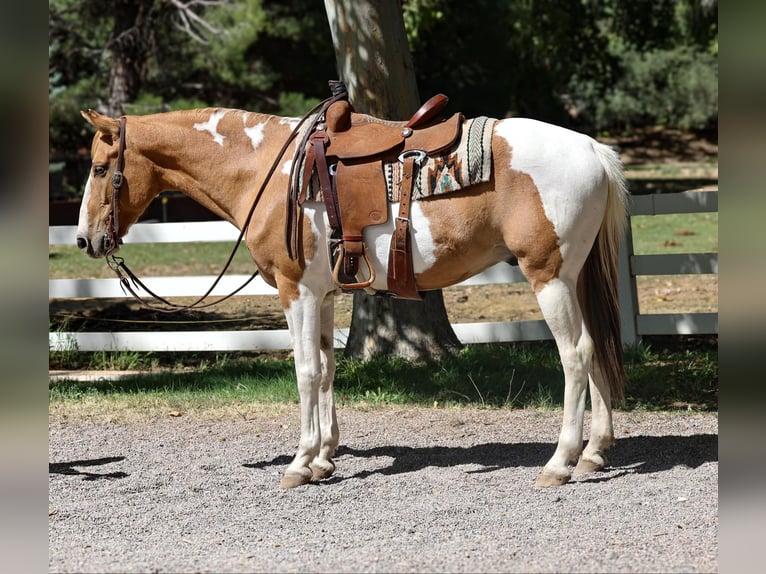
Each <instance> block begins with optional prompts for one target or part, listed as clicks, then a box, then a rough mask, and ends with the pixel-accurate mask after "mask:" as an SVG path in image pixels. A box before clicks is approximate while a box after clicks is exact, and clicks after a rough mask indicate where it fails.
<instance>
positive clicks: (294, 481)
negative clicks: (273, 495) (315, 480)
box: [279, 472, 311, 489]
mask: <svg viewBox="0 0 766 574" xmlns="http://www.w3.org/2000/svg"><path fill="white" fill-rule="evenodd" d="M309 482H311V475H305V474H300V473H297V472H286V473H285V475H284V476H283V477H282V480H280V481H279V488H282V489H287V488H297V487H299V486H302V485H304V484H308V483H309Z"/></svg>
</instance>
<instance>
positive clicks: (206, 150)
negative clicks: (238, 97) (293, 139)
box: [146, 109, 291, 227]
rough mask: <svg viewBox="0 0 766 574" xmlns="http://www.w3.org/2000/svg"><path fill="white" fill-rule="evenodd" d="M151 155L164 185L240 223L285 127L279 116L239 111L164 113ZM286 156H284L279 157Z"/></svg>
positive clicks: (148, 153) (161, 184)
mask: <svg viewBox="0 0 766 574" xmlns="http://www.w3.org/2000/svg"><path fill="white" fill-rule="evenodd" d="M163 116H165V120H166V121H165V122H163V125H159V124H155V126H154V127H153V129H152V131H153V135H152V137H153V138H155V139H154V143H150V144H149V147H150V148H151V149H147V151H146V155H147V156H149V157H151V159H152V161H153V162H154V164H155V166H156V167H157V168H158V170H157V172H158V175H159V178H160V180H161V181H160V186H161V187H162V188H163V190H164V189H173V190H178V191H181V192H182V193H184V194H185V195H187V196H188V197H190V198H191V199H193V200H194V201H196V202H197V203H199V204H200V205H202V206H204V207H205V208H207V209H209V210H210V211H212V212H213V213H215V214H216V215H217V216H219V217H221V218H223V219H225V220H227V221H229V222H231V223H233V224H234V225H236V226H237V227H240V226H241V225H242V224H243V223H244V221H245V219H246V216H247V213H248V211H249V210H250V206H251V204H252V201H253V199H254V194H255V193H256V192H257V190H258V187H259V186H260V185H261V183H262V181H263V175H264V174H265V172H266V171H267V170H268V169H269V166H270V165H271V163H272V162H273V161H274V157H275V156H276V152H275V151H274V148H275V147H276V149H277V150H278V149H279V147H281V145H282V143H283V142H284V140H285V138H286V137H287V135H289V130H288V129H286V126H285V124H284V122H281V123H280V121H279V120H280V118H277V117H274V116H267V115H263V114H250V113H248V112H243V111H239V110H216V109H211V110H193V111H187V112H174V113H170V114H163ZM288 159H291V157H286V158H283V160H282V161H286V160H288Z"/></svg>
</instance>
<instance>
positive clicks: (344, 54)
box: [325, 0, 460, 360]
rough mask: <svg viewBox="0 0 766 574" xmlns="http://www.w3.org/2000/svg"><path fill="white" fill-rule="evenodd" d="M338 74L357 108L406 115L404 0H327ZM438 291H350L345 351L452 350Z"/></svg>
mask: <svg viewBox="0 0 766 574" xmlns="http://www.w3.org/2000/svg"><path fill="white" fill-rule="evenodd" d="M325 8H326V10H327V17H328V21H329V23H330V29H331V31H332V36H333V44H334V47H335V54H336V57H337V61H338V70H339V72H340V76H341V79H342V80H343V81H344V82H345V83H346V86H347V88H348V91H349V99H350V100H351V102H352V104H353V105H354V108H355V109H356V111H358V112H364V113H369V114H373V115H375V116H378V117H382V118H388V119H402V118H407V117H409V116H411V115H412V114H413V113H414V112H415V111H416V110H417V108H418V105H419V103H420V101H419V97H418V90H417V84H416V81H415V70H414V67H413V63H412V57H411V55H410V50H409V46H408V43H407V36H406V33H405V29H404V20H403V17H402V8H401V5H400V3H399V2H391V1H390V0H325ZM459 347H460V342H459V340H458V338H457V336H456V335H455V333H454V332H453V330H452V326H451V325H450V323H449V320H448V318H447V312H446V309H445V307H444V299H443V297H442V293H441V291H431V292H428V293H426V294H425V297H424V298H423V301H422V303H421V302H417V301H407V300H402V299H391V298H383V297H376V296H371V295H368V294H366V293H364V292H361V291H357V292H355V293H354V309H353V315H352V321H351V329H350V332H349V337H348V342H347V343H346V355H347V356H352V357H356V358H363V359H367V358H371V357H373V356H375V355H397V356H402V357H406V358H409V359H416V360H423V359H429V358H434V357H440V356H442V355H444V354H446V353H450V352H454V350H456V349H457V348H459Z"/></svg>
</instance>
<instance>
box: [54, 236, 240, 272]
mask: <svg viewBox="0 0 766 574" xmlns="http://www.w3.org/2000/svg"><path fill="white" fill-rule="evenodd" d="M232 248H233V242H201V243H160V244H157V243H135V244H132V245H131V244H130V243H126V244H125V245H123V246H122V247H121V248H120V256H121V257H124V258H125V261H126V262H127V263H128V265H130V268H131V269H132V270H133V271H135V272H136V273H137V274H138V275H142V276H146V277H150V276H163V277H167V276H175V275H178V276H180V275H216V274H218V272H219V271H220V270H221V269H222V268H223V266H224V264H225V263H226V260H227V259H228V257H229V255H230V254H231V250H232ZM254 270H255V265H254V264H253V261H252V259H251V258H250V254H249V253H248V251H247V249H246V248H245V247H242V246H240V248H239V250H238V251H237V255H236V256H235V258H234V262H233V263H232V266H231V267H230V269H229V271H228V273H239V274H247V275H249V274H250V273H252V272H253V271H254ZM101 277H114V273H113V272H112V271H111V270H110V269H109V268H108V267H107V266H106V264H105V263H104V260H103V259H91V258H89V257H85V256H83V254H82V253H80V250H79V249H77V248H76V247H69V246H65V245H56V246H51V247H50V249H49V252H48V278H49V279H68V278H79V279H96V278H101Z"/></svg>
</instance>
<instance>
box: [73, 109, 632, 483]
mask: <svg viewBox="0 0 766 574" xmlns="http://www.w3.org/2000/svg"><path fill="white" fill-rule="evenodd" d="M82 115H83V117H84V118H85V119H86V120H87V121H88V122H89V123H91V124H92V125H93V126H94V127H95V129H96V133H95V136H94V139H93V143H92V148H91V157H92V169H91V171H90V175H89V178H88V180H87V183H86V187H85V193H84V197H83V201H82V205H81V209H80V218H79V225H78V230H77V245H78V247H79V248H80V249H81V250H82V251H83V252H84V253H86V254H87V255H89V256H91V257H104V256H107V257H108V256H109V255H110V254H111V253H113V252H115V251H116V250H117V249H118V248H119V243H120V238H122V237H123V236H124V235H125V234H126V233H127V232H128V229H129V228H130V226H131V224H133V223H134V222H135V221H136V220H137V218H138V217H139V216H140V215H141V213H142V212H143V211H144V210H145V209H146V208H147V207H148V205H149V204H150V202H151V201H152V200H153V199H154V198H155V197H156V196H157V195H158V194H159V193H160V192H162V191H164V190H181V191H182V192H183V193H185V194H186V195H188V196H189V197H190V198H192V199H193V200H196V201H197V202H198V203H200V204H202V205H203V206H205V207H206V208H208V209H209V210H210V211H212V212H213V213H215V214H216V215H218V216H220V217H221V218H223V219H225V220H226V221H229V222H230V223H232V224H234V225H235V226H237V227H238V228H240V229H242V228H243V227H246V233H243V235H244V241H245V242H246V245H247V247H248V250H249V252H250V254H251V255H252V258H253V260H254V262H255V265H256V266H257V268H258V270H259V271H260V273H261V275H262V277H263V279H264V280H265V281H266V282H267V283H268V284H269V285H271V286H273V287H275V288H276V289H277V290H278V292H279V300H280V303H281V305H282V308H283V309H284V313H285V316H286V318H287V323H288V326H289V330H290V333H291V336H292V340H293V345H294V356H295V371H296V377H297V385H298V391H299V394H300V420H301V425H300V441H299V443H298V448H297V452H296V454H295V458H294V459H293V460H292V462H291V463H290V464H289V465H288V466H287V468H286V469H285V472H284V475H283V478H282V480H281V482H280V487H282V488H292V487H297V486H300V485H303V484H306V483H308V482H309V481H312V480H320V479H324V478H327V477H329V476H330V475H331V474H332V473H333V471H334V470H335V464H334V462H333V455H334V452H335V449H336V447H337V446H338V439H339V430H338V423H337V419H336V413H335V402H334V398H333V378H334V374H335V360H334V357H333V336H332V335H333V309H334V306H333V305H334V299H335V296H336V294H338V293H339V292H340V289H339V288H338V285H337V284H336V283H335V281H334V280H333V275H332V268H331V263H330V255H329V254H328V247H327V246H328V241H329V238H330V228H329V225H328V218H327V214H326V210H325V204H324V203H323V202H321V201H316V200H313V199H309V200H308V201H306V202H305V203H304V204H303V205H302V208H301V211H300V220H299V221H300V223H299V225H300V231H301V233H300V235H299V237H300V241H301V247H302V250H301V252H300V253H301V256H300V257H297V258H293V257H290V256H289V255H288V253H287V249H286V245H285V225H286V217H287V216H286V202H287V201H288V200H287V188H288V179H289V174H290V168H291V163H292V158H293V153H294V152H295V148H296V145H297V144H296V143H295V141H292V142H290V139H291V137H292V132H293V129H294V128H295V127H296V126H297V124H298V123H299V120H298V119H294V118H282V117H276V116H270V115H264V114H259V113H251V112H246V111H241V110H231V109H197V110H185V111H176V112H168V113H160V114H153V115H145V116H124V117H122V118H120V119H119V120H118V119H114V118H110V117H107V116H104V115H101V114H99V113H97V112H95V111H93V110H89V111H87V112H82ZM288 142H290V143H289V145H287V144H288ZM491 147H492V150H491V151H492V177H491V179H490V180H489V181H487V182H485V183H480V184H477V185H473V186H470V187H468V188H466V189H463V190H460V191H458V192H454V193H448V194H445V195H439V196H434V197H431V198H424V199H422V200H419V201H414V202H413V203H412V205H411V214H410V229H409V232H410V239H411V243H412V253H413V267H414V272H415V279H416V283H417V286H418V289H420V290H430V289H441V288H443V287H447V286H450V285H454V284H457V283H459V282H461V281H463V280H465V279H466V278H468V277H470V276H472V275H475V274H477V273H480V272H481V271H482V270H484V269H486V268H487V267H489V266H491V265H493V264H495V263H498V262H501V261H508V260H511V259H513V258H515V259H516V260H517V261H518V265H519V267H520V268H521V270H522V271H523V273H524V274H525V276H526V277H527V279H528V281H529V283H530V284H531V286H532V288H533V289H534V292H535V295H536V297H537V300H538V302H539V305H540V308H541V310H542V313H543V316H544V318H545V320H546V322H547V324H548V326H549V327H550V330H551V332H552V334H553V337H554V339H555V341H556V345H557V347H558V350H559V354H560V358H561V364H562V367H563V372H564V378H565V391H564V414H563V423H562V427H561V431H560V435H559V440H558V445H557V448H556V450H555V452H554V454H553V455H552V457H551V459H550V460H549V461H548V462H547V463H546V464H545V466H544V467H543V468H542V470H541V472H540V474H539V476H538V478H537V480H536V482H535V485H536V486H540V487H545V486H557V485H562V484H564V483H566V482H567V481H568V480H569V479H570V477H571V476H572V475H573V474H574V475H578V474H583V473H588V472H594V471H597V470H600V469H601V468H603V467H604V466H605V465H606V464H607V461H606V457H605V454H604V452H605V451H606V449H607V448H608V447H610V446H611V445H612V444H613V442H614V432H613V428H612V401H619V400H620V399H621V398H622V389H623V385H624V383H625V379H626V377H625V371H624V366H623V357H622V344H621V339H620V333H619V306H618V297H617V273H616V267H617V251H618V248H619V243H620V239H621V234H622V232H623V227H624V226H625V224H626V221H627V216H626V202H627V191H626V187H625V180H624V176H623V170H622V165H621V163H620V161H619V158H618V156H617V154H616V153H615V151H614V150H612V149H611V148H610V147H608V146H606V145H604V144H602V143H599V142H597V141H595V140H594V139H592V138H590V137H588V136H585V135H582V134H579V133H576V132H573V131H570V130H567V129H564V128H561V127H557V126H554V125H550V124H546V123H542V122H539V121H535V120H530V119H522V118H509V119H503V120H499V121H497V122H496V123H495V124H494V131H493V132H492V135H491ZM120 148H122V150H121V149H120ZM285 151H286V153H283V152H285ZM120 164H122V165H120ZM270 166H271V169H269V167H270ZM115 172H119V173H118V174H117V175H116V176H115V175H114V174H115ZM115 177H116V178H117V179H118V180H119V182H118V183H119V184H121V188H120V191H119V194H118V193H117V192H116V191H115V189H117V188H118V186H117V184H115V183H114V182H113V178H115ZM113 184H114V185H113ZM256 190H258V199H257V201H255V200H254V195H255V193H256ZM397 207H398V206H397V204H389V216H388V219H387V221H386V222H385V223H383V224H380V225H372V226H370V227H367V228H366V229H365V231H364V239H365V243H366V244H367V245H368V246H370V250H369V251H370V253H369V254H368V255H369V262H370V264H371V265H373V266H374V268H375V270H376V271H377V273H376V277H377V279H376V280H375V283H373V284H372V285H371V288H372V289H375V290H380V291H385V290H386V284H385V282H386V268H387V265H388V257H389V244H390V241H391V235H392V233H393V231H394V220H395V218H394V217H393V215H395V214H396V213H397ZM251 211H252V212H253V213H250V212H251ZM251 215H252V219H251V217H250V216H251ZM588 389H590V395H591V403H592V422H591V431H590V439H589V441H588V442H587V446H585V447H584V448H583V419H584V411H585V397H586V392H587V390H588ZM575 462H576V463H577V466H576V468H574V472H572V470H571V467H570V464H574V463H575Z"/></svg>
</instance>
